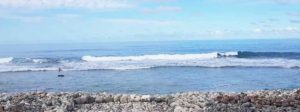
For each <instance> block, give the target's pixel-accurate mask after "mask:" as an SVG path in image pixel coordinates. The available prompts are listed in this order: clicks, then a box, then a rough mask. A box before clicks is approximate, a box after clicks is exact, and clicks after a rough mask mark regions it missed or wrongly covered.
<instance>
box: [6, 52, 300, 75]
mask: <svg viewBox="0 0 300 112" xmlns="http://www.w3.org/2000/svg"><path fill="white" fill-rule="evenodd" d="M292 54H293V55H292ZM285 55H289V57H287V56H285ZM299 56H300V55H299V54H297V53H282V52H248V51H247V52H210V53H199V54H157V55H137V56H89V55H87V56H81V57H78V58H75V59H74V58H72V59H69V58H51V57H49V58H13V57H9V58H0V72H22V71H23V72H25V71H27V72H28V71H56V70H58V69H59V68H61V69H63V70H65V71H76V70H80V71H82V70H131V69H150V68H157V67H203V68H226V67H277V68H287V69H291V68H299V67H300V60H299V59H298V57H299Z"/></svg>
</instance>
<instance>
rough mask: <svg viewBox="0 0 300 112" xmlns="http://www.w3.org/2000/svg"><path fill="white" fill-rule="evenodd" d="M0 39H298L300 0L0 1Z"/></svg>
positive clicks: (10, 41) (51, 40) (62, 41)
mask: <svg viewBox="0 0 300 112" xmlns="http://www.w3.org/2000/svg"><path fill="white" fill-rule="evenodd" d="M0 34H1V35H0V43H73V42H74V43H78V42H106V41H160V40H163V41H164V40H214V39H217V40H226V39H288V38H300V0H0Z"/></svg>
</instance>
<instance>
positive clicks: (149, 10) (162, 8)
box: [142, 6, 182, 13]
mask: <svg viewBox="0 0 300 112" xmlns="http://www.w3.org/2000/svg"><path fill="white" fill-rule="evenodd" d="M142 11H143V12H145V13H161V12H180V11H182V8H181V7H175V6H160V7H156V8H144V9H143V10H142Z"/></svg>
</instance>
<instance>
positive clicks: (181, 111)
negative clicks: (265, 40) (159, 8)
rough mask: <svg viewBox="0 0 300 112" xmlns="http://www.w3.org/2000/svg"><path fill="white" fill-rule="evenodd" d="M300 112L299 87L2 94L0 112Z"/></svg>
mask: <svg viewBox="0 0 300 112" xmlns="http://www.w3.org/2000/svg"><path fill="white" fill-rule="evenodd" d="M4 111H8V112H18V111H19V112H21V111H45V112H71V111H77V112H95V111H103V112H108V111H114V112H121V111H123V112H218V111H236V112H237V111H239V112H254V111H263V112H271V111H272V112H283V111H289V112H299V111H300V89H294V90H262V91H253V92H239V93H229V92H185V93H176V94H165V95H137V94H110V93H86V92H82V93H81V92H73V93H67V92H65V93H59V92H57V93H54V92H49V93H46V92H31V93H1V94H0V112H4Z"/></svg>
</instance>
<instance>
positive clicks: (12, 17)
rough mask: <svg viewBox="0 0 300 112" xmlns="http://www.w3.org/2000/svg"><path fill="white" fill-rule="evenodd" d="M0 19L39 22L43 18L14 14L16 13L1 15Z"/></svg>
mask: <svg viewBox="0 0 300 112" xmlns="http://www.w3.org/2000/svg"><path fill="white" fill-rule="evenodd" d="M0 19H8V20H17V21H21V22H40V21H42V20H43V19H44V17H42V16H16V15H2V16H0Z"/></svg>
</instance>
